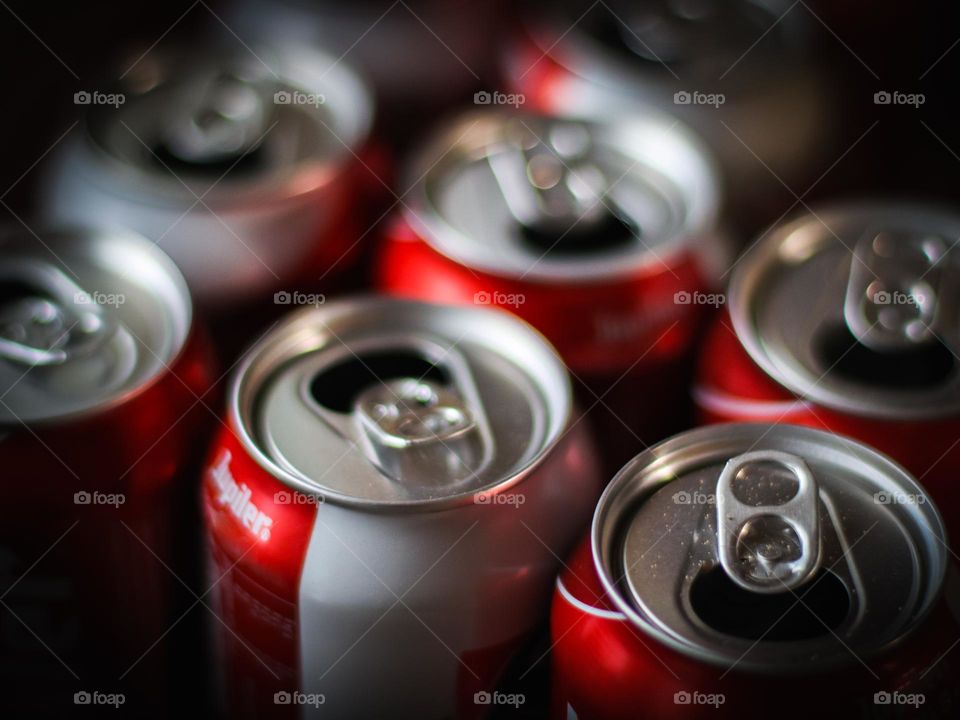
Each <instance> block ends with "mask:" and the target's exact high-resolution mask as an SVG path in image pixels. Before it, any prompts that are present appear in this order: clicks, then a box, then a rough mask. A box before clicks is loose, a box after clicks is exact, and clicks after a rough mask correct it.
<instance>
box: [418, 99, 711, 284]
mask: <svg viewBox="0 0 960 720" xmlns="http://www.w3.org/2000/svg"><path fill="white" fill-rule="evenodd" d="M413 177H414V178H418V180H417V182H416V183H415V185H414V187H413V190H412V191H411V194H410V201H409V204H408V208H407V214H406V216H407V219H408V221H409V222H410V224H411V225H412V226H413V227H414V228H415V229H416V230H417V231H418V232H419V233H420V235H421V236H422V237H424V238H425V239H426V240H427V242H429V243H430V244H431V245H432V246H433V247H434V248H435V249H436V250H437V251H438V252H440V253H443V254H444V255H447V256H448V257H450V258H452V259H454V260H455V261H457V262H459V263H461V264H464V265H466V266H468V267H471V268H475V269H478V270H483V271H487V272H491V273H493V274H498V275H506V276H510V277H529V278H530V279H549V280H583V279H590V278H598V277H608V276H614V275H620V274H626V273H629V272H632V271H635V270H637V269H638V268H642V267H646V266H650V265H659V264H661V263H669V262H670V261H671V259H672V258H673V256H674V254H675V253H678V252H683V251H691V250H693V251H697V250H699V248H700V245H701V244H703V243H706V242H708V239H709V238H710V237H711V236H712V234H713V233H715V232H716V222H717V214H718V203H719V202H720V198H719V180H718V176H717V173H716V170H715V168H714V166H713V162H712V160H711V159H710V155H709V153H708V151H706V150H705V149H704V148H703V147H702V146H701V144H700V143H699V142H698V141H697V140H696V139H695V137H694V136H693V135H692V134H691V133H690V132H689V131H687V130H686V129H685V128H684V127H683V126H681V125H680V124H679V123H677V122H676V121H675V120H673V119H672V118H669V117H666V116H661V115H654V114H651V115H639V116H637V117H635V118H632V119H631V120H629V121H623V122H616V123H611V124H597V123H590V122H582V121H576V120H565V119H559V118H547V117H540V116H532V115H521V114H510V113H505V112H496V111H488V112H477V113H471V114H468V115H466V116H463V117H461V118H460V119H459V120H457V121H456V122H454V123H453V124H452V125H451V126H450V127H448V128H447V129H446V130H445V131H444V132H442V133H440V134H439V135H438V136H437V137H435V138H434V139H433V141H432V142H431V143H429V145H428V146H427V147H426V148H425V149H424V150H423V151H422V153H421V154H420V156H419V158H418V161H417V162H415V163H414V165H413Z"/></svg>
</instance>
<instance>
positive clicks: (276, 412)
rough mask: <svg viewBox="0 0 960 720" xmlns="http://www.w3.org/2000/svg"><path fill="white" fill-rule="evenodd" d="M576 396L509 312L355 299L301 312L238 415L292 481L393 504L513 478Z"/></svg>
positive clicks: (241, 394)
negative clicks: (573, 395) (572, 394)
mask: <svg viewBox="0 0 960 720" xmlns="http://www.w3.org/2000/svg"><path fill="white" fill-rule="evenodd" d="M571 402H572V401H571V390H570V384H569V380H568V377H567V374H566V369H565V368H564V366H563V364H562V363H561V361H560V360H559V358H558V357H557V355H556V353H555V352H554V351H553V349H552V348H551V347H550V346H549V345H548V344H547V343H546V341H545V340H544V339H543V338H542V337H541V336H539V335H538V334H537V333H536V332H535V331H534V330H533V329H532V328H530V327H529V326H528V325H526V324H524V323H523V322H522V321H520V320H518V319H516V318H514V317H513V316H511V315H509V314H507V313H505V312H501V311H497V310H490V309H477V308H467V307H450V306H442V305H432V304H426V303H417V302H406V301H400V300H388V299H377V298H357V299H352V300H344V301H339V302H335V303H330V304H329V305H324V306H321V307H319V308H309V309H306V310H302V311H300V312H297V313H294V314H293V315H291V316H290V318H289V319H288V320H287V321H285V322H284V323H283V324H282V325H281V326H280V327H278V328H277V329H275V330H274V331H273V332H271V333H270V334H269V335H268V336H267V337H265V338H264V339H263V340H262V341H261V342H259V343H258V344H257V345H256V346H255V347H254V348H252V349H251V350H250V352H249V353H248V354H247V355H246V356H245V358H244V360H243V361H242V363H241V366H240V368H239V370H238V373H237V375H236V376H235V378H234V382H233V385H232V389H231V395H230V413H231V417H232V421H233V425H234V427H235V428H236V429H237V434H238V437H240V438H241V441H242V442H243V443H244V444H245V445H246V447H247V450H248V452H250V453H251V455H252V456H253V457H254V458H255V459H256V461H257V462H258V463H259V464H260V465H261V466H262V467H264V468H265V469H266V470H268V471H269V472H270V473H272V474H273V475H274V476H275V477H277V478H279V479H280V480H282V481H283V482H285V483H286V484H288V485H289V486H291V487H292V488H294V489H297V490H300V491H302V492H305V493H309V494H312V495H318V496H321V497H323V499H324V500H325V501H332V502H337V503H342V504H346V505H355V506H365V507H370V508H380V509H387V510H389V509H402V508H405V507H412V508H424V507H428V506H429V507H432V508H436V507H446V506H449V505H451V504H458V503H464V502H470V501H471V500H473V499H474V497H475V496H476V495H477V494H478V493H483V494H486V493H490V492H496V491H498V490H499V489H501V488H504V487H508V486H510V485H513V484H515V483H517V482H519V481H520V480H522V478H523V477H524V476H525V475H526V474H527V473H528V472H530V471H531V470H532V468H533V466H535V465H536V464H537V463H538V462H539V461H540V460H541V459H542V458H543V457H544V455H545V454H546V453H547V452H548V451H549V450H550V448H552V447H553V445H554V444H555V443H556V442H557V440H558V439H559V437H560V436H561V434H562V432H563V431H564V429H565V428H566V426H567V423H568V422H569V416H570V413H571Z"/></svg>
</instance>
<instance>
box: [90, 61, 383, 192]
mask: <svg viewBox="0 0 960 720" xmlns="http://www.w3.org/2000/svg"><path fill="white" fill-rule="evenodd" d="M111 91H112V94H113V95H114V96H116V97H117V98H120V99H122V101H120V100H118V102H117V103H114V104H113V105H110V104H106V103H104V104H97V105H91V106H90V107H89V112H88V113H87V115H86V117H85V129H86V137H87V139H88V141H89V142H88V145H89V149H90V150H91V151H93V153H94V155H95V156H96V157H97V158H98V159H99V160H100V161H102V162H104V163H106V164H107V167H108V168H111V169H112V173H121V174H122V176H123V178H124V182H125V186H124V191H125V192H144V193H148V194H149V195H150V196H151V197H154V198H155V199H156V200H158V201H162V200H164V199H166V200H167V201H168V202H178V201H187V202H189V203H190V204H191V205H192V204H193V203H194V201H195V200H196V197H197V196H200V197H203V198H205V201H206V202H214V201H218V200H223V201H228V200H232V201H234V202H237V201H238V200H242V197H239V196H238V193H239V194H240V196H242V195H243V194H244V193H245V192H255V193H256V194H257V195H259V196H262V195H263V193H264V192H266V191H269V189H270V188H274V189H275V190H276V191H277V192H281V191H282V192H284V193H285V194H289V193H290V192H291V191H292V192H294V193H298V194H301V193H304V192H307V191H309V190H311V189H312V188H314V187H316V186H318V185H322V184H325V183H327V182H329V181H330V180H331V179H332V178H334V177H336V175H337V173H336V170H337V169H338V168H339V167H340V166H342V165H343V163H344V161H345V160H347V159H351V155H350V154H351V153H352V152H356V149H357V147H358V146H359V145H361V144H362V143H363V142H364V141H365V140H366V139H367V136H368V133H369V131H370V126H371V123H372V117H373V105H372V99H371V96H370V94H369V92H368V90H367V88H366V86H365V85H364V83H363V82H362V81H361V80H360V79H359V78H358V77H357V76H356V75H355V73H354V72H353V71H352V70H351V69H349V67H348V66H347V65H346V64H344V63H340V62H338V61H337V60H336V59H335V58H333V57H329V56H327V55H324V54H322V53H319V52H316V51H313V50H310V49H307V48H305V47H301V46H289V47H283V48H277V47H257V48H255V49H254V50H252V51H248V50H246V49H241V50H239V51H237V50H230V51H225V50H223V49H222V48H220V49H219V51H211V50H207V51H191V52H188V53H183V54H175V53H167V54H165V53H160V52H151V53H149V54H148V55H146V56H144V57H142V58H140V59H139V60H138V61H137V62H136V63H135V64H134V65H133V66H132V67H131V68H130V69H129V70H128V71H127V72H126V73H125V74H124V75H123V77H122V78H121V79H120V80H118V81H116V83H115V86H114V87H113V88H112V89H111ZM208 192H209V196H208Z"/></svg>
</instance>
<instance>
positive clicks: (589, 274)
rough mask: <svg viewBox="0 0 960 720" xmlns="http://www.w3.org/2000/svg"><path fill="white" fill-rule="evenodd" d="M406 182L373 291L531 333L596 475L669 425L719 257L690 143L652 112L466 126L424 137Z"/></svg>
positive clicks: (496, 119)
mask: <svg viewBox="0 0 960 720" xmlns="http://www.w3.org/2000/svg"><path fill="white" fill-rule="evenodd" d="M412 176H413V177H419V182H418V183H417V184H416V185H415V186H414V187H413V189H412V190H411V192H410V193H409V195H408V200H407V202H406V203H405V206H406V208H407V211H406V213H405V214H404V216H403V217H402V219H401V220H400V221H399V222H398V223H397V224H396V226H395V227H394V228H393V230H392V232H390V233H388V236H389V237H388V238H387V240H386V241H385V243H384V246H383V248H382V251H381V252H380V254H379V256H378V265H377V269H376V270H375V273H376V275H377V281H378V285H379V287H380V288H381V289H383V290H384V291H387V292H390V293H395V294H398V295H403V296H409V297H415V298H419V299H424V300H435V301H440V302H453V303H467V304H479V305H497V306H500V307H503V308H505V309H508V310H510V311H512V312H514V313H516V314H517V315H519V316H520V317H522V318H524V319H525V320H527V321H528V322H530V323H531V324H532V325H533V326H534V327H536V328H537V329H538V330H540V331H541V332H542V333H543V334H544V335H546V337H547V339H548V340H550V342H551V343H553V344H554V345H555V346H556V347H557V349H558V351H559V352H560V355H561V357H563V359H564V361H565V362H566V364H567V366H568V367H569V368H570V370H571V372H572V373H573V375H574V377H575V380H576V382H577V385H578V390H579V391H580V395H581V402H582V404H583V405H584V407H586V408H588V409H590V410H592V412H591V413H590V414H591V416H592V418H591V419H592V420H593V422H594V424H595V426H596V427H597V429H598V431H599V432H598V435H599V436H600V437H601V438H602V439H603V445H604V447H603V449H604V457H605V459H606V460H607V461H609V462H611V463H612V464H614V467H613V468H612V469H611V472H612V471H613V469H615V468H616V467H620V465H622V464H623V462H625V461H626V460H627V459H628V458H630V457H632V456H633V455H635V454H636V453H637V452H638V451H639V450H640V449H642V448H643V447H645V444H646V443H650V442H653V441H655V440H658V439H660V438H662V437H665V436H666V435H668V434H669V433H670V432H673V431H675V430H676V429H678V428H679V427H682V426H683V424H684V422H685V421H686V419H687V413H688V411H689V405H688V404H687V402H686V401H685V400H686V398H687V396H688V393H687V391H686V386H687V384H688V383H689V379H690V377H691V375H692V359H691V356H692V354H693V353H692V352H691V346H692V344H693V342H694V338H695V336H696V334H697V331H698V329H699V326H700V320H701V317H702V313H703V310H704V301H705V300H706V299H708V298H709V293H708V289H709V288H710V287H711V281H712V279H713V278H714V277H716V275H717V274H718V273H716V272H715V270H714V268H715V267H716V266H717V265H718V264H722V259H721V258H722V257H723V254H724V252H725V248H724V242H723V240H722V239H721V235H720V233H719V232H718V226H717V206H718V202H719V197H718V193H719V190H718V183H717V178H716V175H715V173H714V171H713V166H712V164H711V161H710V159H709V156H708V155H707V154H706V152H705V151H704V150H703V149H702V148H701V146H700V145H699V143H698V142H697V141H696V140H695V138H693V137H692V136H691V135H690V133H688V132H687V131H686V130H684V129H683V128H682V127H681V126H679V125H678V124H677V123H676V122H675V121H673V120H671V119H670V118H668V117H663V116H653V115H651V116H637V117H635V118H634V119H632V120H630V121H629V122H623V123H617V124H609V125H608V124H597V123H584V122H580V121H570V120H562V119H556V118H546V117H533V116H523V115H511V114H504V113H498V112H482V113H475V114H471V115H467V116H465V117H463V118H461V119H460V120H459V121H457V122H455V123H454V124H453V125H452V126H450V127H448V128H447V129H446V130H445V131H443V132H441V133H439V134H438V136H437V137H436V138H435V139H434V140H433V142H432V143H431V144H430V145H429V146H428V147H427V148H426V149H425V150H424V151H423V152H422V153H421V155H420V158H419V161H418V162H416V163H414V166H413V169H412ZM638 398H643V401H642V402H638Z"/></svg>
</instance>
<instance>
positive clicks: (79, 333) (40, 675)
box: [0, 230, 213, 717]
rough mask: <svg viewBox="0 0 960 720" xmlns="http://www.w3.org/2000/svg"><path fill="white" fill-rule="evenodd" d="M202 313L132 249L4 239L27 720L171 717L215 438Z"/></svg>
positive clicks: (6, 463) (3, 419)
mask: <svg viewBox="0 0 960 720" xmlns="http://www.w3.org/2000/svg"><path fill="white" fill-rule="evenodd" d="M192 312H193V311H192V307H191V302H190V297H189V294H188V291H187V286H186V283H185V282H184V280H183V277H182V276H181V274H180V273H179V272H178V271H177V269H176V267H175V266H174V264H173V263H172V262H171V261H170V260H169V259H168V258H167V257H166V256H165V255H163V253H161V252H160V251H159V250H158V249H157V248H156V247H155V246H154V245H153V244H152V243H150V242H148V241H147V240H146V239H143V238H140V237H138V236H136V235H133V234H131V233H129V232H106V231H100V230H71V231H62V232H61V231H53V230H50V231H47V230H42V231H41V232H40V234H39V235H38V236H34V235H33V234H32V233H29V234H28V233H27V232H25V231H17V232H9V233H6V234H4V235H3V237H2V238H0V467H2V468H3V475H4V478H5V479H6V480H7V482H5V488H4V502H3V503H2V506H0V575H2V587H3V588H4V591H3V600H2V602H3V605H4V609H3V613H2V615H0V627H2V632H0V675H2V677H3V687H4V691H3V695H4V697H3V705H4V707H10V706H11V705H12V707H13V709H15V710H16V711H18V713H17V714H19V713H20V712H22V713H24V715H26V714H27V713H28V712H29V713H30V714H37V715H39V716H44V717H48V716H49V717H65V716H67V715H68V714H72V712H73V710H75V708H73V706H74V703H75V699H74V693H79V694H80V698H81V699H80V701H79V702H80V703H81V704H83V697H87V698H90V697H91V696H92V693H94V692H96V693H99V694H100V695H101V696H102V695H115V694H117V693H120V694H122V695H123V696H124V699H125V702H124V703H122V704H125V705H126V706H127V710H130V711H132V712H135V713H136V714H137V715H138V716H144V717H145V716H159V715H162V714H163V712H162V709H163V708H164V707H165V703H166V699H167V697H168V693H169V675H168V669H169V668H168V667H166V664H165V663H166V659H167V658H166V657H165V655H167V653H168V651H169V647H168V646H169V639H168V636H167V631H168V630H169V626H170V624H171V623H172V622H173V620H174V618H173V617H171V613H172V612H173V611H172V602H173V596H174V586H175V585H178V579H180V578H181V577H183V576H185V575H187V573H186V572H185V570H184V567H183V565H182V563H181V562H180V560H182V559H183V558H182V554H181V553H180V552H178V547H177V545H178V536H182V535H184V534H187V533H189V531H190V530H189V527H188V519H189V517H190V513H189V512H188V510H187V509H186V508H185V507H183V506H182V505H181V501H182V500H183V499H184V496H185V495H186V493H187V492H190V490H189V488H188V487H187V486H188V484H189V478H188V476H187V472H188V470H189V464H190V461H191V460H199V456H198V454H199V452H200V450H201V448H200V447H198V444H201V443H203V441H204V436H205V433H206V431H207V429H208V426H209V424H210V421H211V416H210V415H209V414H208V410H207V409H206V408H204V407H203V406H202V403H203V402H204V400H203V399H204V396H205V395H206V393H207V390H208V389H209V387H210V385H211V383H212V381H213V378H212V368H211V364H210V352H209V350H210V348H209V346H208V343H207V342H206V340H205V338H204V337H203V336H202V335H201V334H200V332H199V331H198V330H196V329H195V328H194V323H193V316H192ZM192 492H193V493H195V492H196V488H195V486H194V487H193V490H192ZM193 497H195V495H193Z"/></svg>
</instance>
